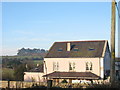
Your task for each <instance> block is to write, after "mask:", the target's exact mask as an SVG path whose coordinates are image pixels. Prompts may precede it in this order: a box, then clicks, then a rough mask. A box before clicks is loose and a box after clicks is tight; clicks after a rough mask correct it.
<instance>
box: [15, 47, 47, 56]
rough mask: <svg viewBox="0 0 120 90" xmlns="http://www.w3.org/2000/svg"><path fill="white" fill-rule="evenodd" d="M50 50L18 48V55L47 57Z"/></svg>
mask: <svg viewBox="0 0 120 90" xmlns="http://www.w3.org/2000/svg"><path fill="white" fill-rule="evenodd" d="M47 52H48V50H45V49H36V48H34V49H30V48H27V49H25V48H22V49H19V50H18V53H17V56H42V57H45V55H46V54H47Z"/></svg>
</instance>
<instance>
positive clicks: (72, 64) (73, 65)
mask: <svg viewBox="0 0 120 90" xmlns="http://www.w3.org/2000/svg"><path fill="white" fill-rule="evenodd" d="M69 70H70V71H75V62H72V63H71V62H69Z"/></svg>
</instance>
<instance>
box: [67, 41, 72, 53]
mask: <svg viewBox="0 0 120 90" xmlns="http://www.w3.org/2000/svg"><path fill="white" fill-rule="evenodd" d="M70 48H71V46H70V43H67V51H70Z"/></svg>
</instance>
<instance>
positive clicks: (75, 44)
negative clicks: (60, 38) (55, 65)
mask: <svg viewBox="0 0 120 90" xmlns="http://www.w3.org/2000/svg"><path fill="white" fill-rule="evenodd" d="M105 41H106V40H98V41H68V42H55V43H54V44H53V46H52V47H51V48H50V50H49V52H48V54H47V55H46V56H45V58H75V57H76V58H77V57H102V53H103V49H104V45H105ZM67 43H70V45H71V50H70V51H67ZM59 49H60V50H59ZM61 49H62V50H61ZM76 49H78V50H76Z"/></svg>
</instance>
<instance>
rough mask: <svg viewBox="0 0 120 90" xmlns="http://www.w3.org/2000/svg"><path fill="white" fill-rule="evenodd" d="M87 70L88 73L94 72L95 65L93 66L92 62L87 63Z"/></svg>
mask: <svg viewBox="0 0 120 90" xmlns="http://www.w3.org/2000/svg"><path fill="white" fill-rule="evenodd" d="M86 70H87V71H89V70H90V71H91V70H93V64H92V62H86Z"/></svg>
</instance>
